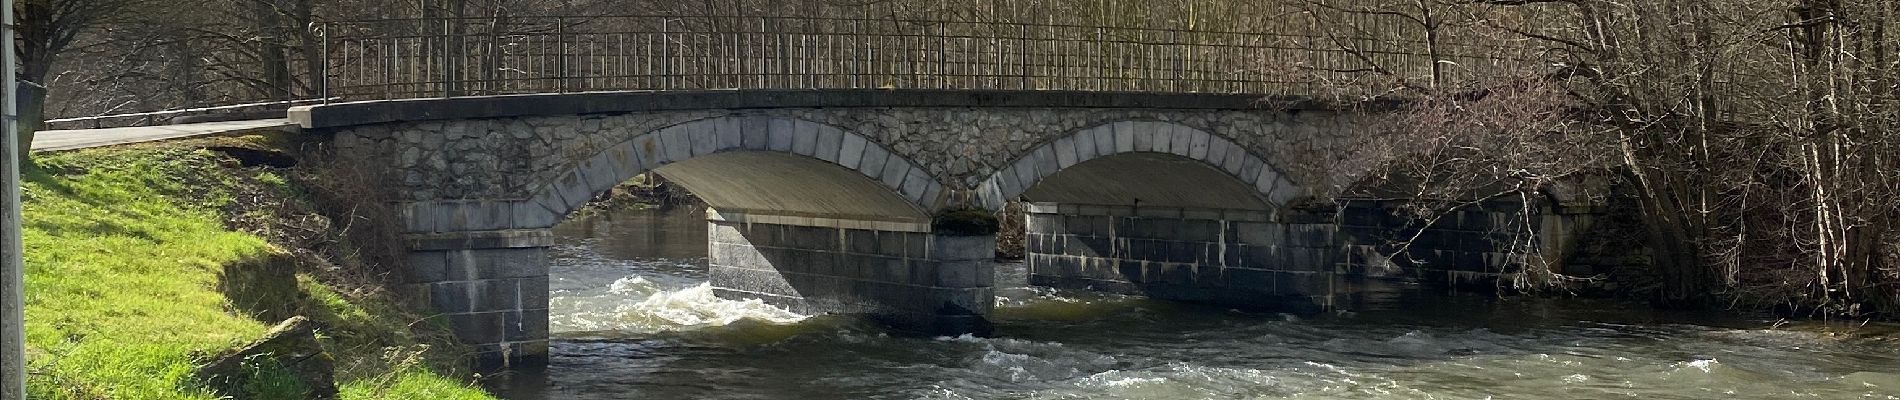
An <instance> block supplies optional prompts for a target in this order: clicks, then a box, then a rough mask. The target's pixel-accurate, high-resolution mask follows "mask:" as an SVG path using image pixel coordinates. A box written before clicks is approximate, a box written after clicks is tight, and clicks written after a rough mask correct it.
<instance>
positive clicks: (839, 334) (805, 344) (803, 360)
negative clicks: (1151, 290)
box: [505, 211, 1900, 399]
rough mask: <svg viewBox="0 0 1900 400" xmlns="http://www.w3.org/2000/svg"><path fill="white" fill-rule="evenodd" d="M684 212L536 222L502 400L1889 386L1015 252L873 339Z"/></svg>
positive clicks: (1767, 342)
mask: <svg viewBox="0 0 1900 400" xmlns="http://www.w3.org/2000/svg"><path fill="white" fill-rule="evenodd" d="M700 218H701V217H700V216H699V215H697V213H691V212H678V213H662V212H655V211H629V212H622V213H617V214H613V215H609V216H605V217H596V218H591V219H586V220H581V221H576V222H571V223H569V224H567V225H564V226H562V227H561V228H560V229H557V234H558V235H559V237H560V240H561V242H562V244H563V245H562V246H561V247H559V248H557V249H556V251H555V253H554V254H555V258H556V264H555V267H554V269H553V274H554V276H553V290H554V292H555V293H554V294H553V300H552V307H553V310H552V313H553V314H554V317H553V318H554V319H553V321H552V329H553V330H554V331H555V334H554V336H555V342H554V344H553V357H552V359H551V362H550V365H549V367H548V369H547V370H546V371H544V372H541V373H528V374H523V376H520V377H518V378H517V379H516V380H515V383H514V384H513V386H512V387H510V388H508V390H507V391H506V393H505V395H507V396H509V397H511V398H516V399H619V398H660V399H674V398H695V399H698V398H710V399H778V398H796V399H806V398H812V399H819V398H874V399H913V398H926V399H989V398H1017V399H1268V398H1315V399H1388V398H1389V399H1425V398H1451V399H1464V398H1500V399H1504V398H1575V399H1608V398H1641V399H1659V398H1662V399H1669V398H1673V399H1709V398H1757V399H1783V398H1816V399H1895V398H1900V342H1896V341H1894V340H1892V339H1890V338H1891V337H1892V336H1890V335H1891V334H1885V335H1884V336H1883V335H1857V334H1852V333H1850V334H1845V335H1843V334H1838V333H1829V332H1828V331H1827V330H1824V329H1787V328H1783V329H1769V326H1771V325H1772V320H1770V319H1762V318H1755V319H1751V318H1737V317H1729V316H1723V315H1719V314H1681V313H1661V312H1653V311H1649V310H1646V309H1642V308H1637V307H1630V306H1626V305H1622V304H1617V303H1611V302H1601V301H1587V300H1537V299H1505V300H1499V299H1494V298H1489V297H1482V296H1447V295H1441V294H1435V293H1419V292H1418V291H1416V290H1413V291H1406V290H1401V291H1399V292H1398V293H1399V295H1397V296H1396V297H1394V298H1395V299H1397V301H1393V302H1390V303H1389V304H1390V306H1389V307H1390V308H1387V309H1377V310H1359V311H1357V312H1355V313H1346V314H1340V315H1329V316H1324V317H1317V318H1305V319H1303V318H1296V317H1293V316H1288V315H1279V314H1256V313H1244V312H1239V311H1231V310H1225V309H1220V308H1214V307H1199V306H1189V305H1181V304H1173V303H1166V302H1156V301H1148V300H1144V299H1140V298H1134V297H1125V296H1115V295H1106V294H1100V293H1092V292H1080V291H1065V290H1053V289H1046V288H1031V287H1024V286H1023V285H1022V282H1023V281H1024V271H1023V268H1022V267H1021V265H1019V264H1004V265H999V268H998V273H999V274H1000V275H999V277H998V283H999V285H1003V286H1005V287H1003V288H1001V289H999V290H998V293H999V296H1000V298H999V299H998V302H999V306H1000V307H999V308H998V309H997V312H996V315H995V319H996V321H995V322H996V330H997V335H998V337H995V338H973V337H954V338H952V337H939V338H917V337H893V336H888V335H886V334H884V333H883V332H882V330H880V329H879V328H878V327H876V326H873V325H867V324H864V323H861V322H858V321H856V320H854V319H850V318H840V317H830V316H819V317H806V316H801V315H797V314H793V313H790V312H787V311H784V310H780V309H776V308H773V307H770V306H767V305H764V304H762V303H758V302H756V301H731V300H721V299H717V298H714V297H712V296H711V294H710V293H709V292H710V291H709V290H707V287H706V285H705V272H704V267H703V264H704V259H703V257H704V254H705V245H704V238H705V230H704V229H705V223H704V222H703V220H701V219H700ZM1878 329H1888V330H1889V332H1891V330H1892V328H1891V327H1886V328H1878ZM1874 330H1877V329H1876V328H1862V329H1861V330H1860V331H1858V332H1868V331H1874Z"/></svg>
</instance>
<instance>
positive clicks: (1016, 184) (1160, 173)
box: [978, 120, 1304, 210]
mask: <svg viewBox="0 0 1900 400" xmlns="http://www.w3.org/2000/svg"><path fill="white" fill-rule="evenodd" d="M978 190H979V197H980V198H981V200H982V202H983V205H984V207H985V208H988V209H990V210H1000V209H1002V207H1003V203H1004V202H1007V201H1009V200H1010V199H1015V198H1018V197H1020V196H1025V195H1031V196H1032V197H1039V198H1037V199H1034V200H1037V201H1051V202H1059V203H1094V204H1103V203H1104V202H1106V203H1109V204H1117V205H1133V204H1135V203H1140V204H1141V205H1156V206H1172V207H1188V208H1243V209H1257V210H1273V209H1278V208H1279V207H1281V206H1285V205H1286V204H1287V203H1289V202H1291V201H1293V199H1294V198H1296V197H1297V196H1299V195H1301V194H1303V193H1304V190H1303V189H1302V188H1300V187H1299V186H1298V185H1297V184H1295V183H1293V182H1292V181H1291V180H1290V179H1288V178H1287V177H1286V175H1285V174H1283V173H1281V172H1280V171H1279V169H1278V168H1276V167H1274V165H1273V164H1272V163H1270V162H1268V161H1267V160H1266V159H1265V158H1263V157H1260V156H1259V155H1256V154H1254V153H1253V152H1251V151H1248V150H1247V148H1246V147H1244V146H1241V145H1239V144H1236V143H1234V142H1233V141H1231V140H1228V139H1227V138H1224V137H1221V136H1220V135H1216V134H1212V133H1209V132H1207V131H1204V130H1201V129H1197V128H1194V127H1191V126H1187V125H1182V124H1179V123H1174V122H1166V121H1152V120H1136V121H1117V122H1109V123H1103V124H1098V125H1095V126H1091V127H1088V128H1083V129H1080V130H1076V131H1074V132H1071V133H1069V134H1067V135H1063V136H1060V137H1058V138H1056V139H1054V140H1049V141H1046V142H1044V143H1042V144H1041V145H1038V146H1036V147H1034V148H1032V149H1031V150H1029V151H1027V152H1024V153H1023V155H1022V156H1020V157H1018V158H1016V159H1015V161H1013V162H1011V163H1009V165H1008V166H1006V167H1003V168H1002V169H999V170H997V171H996V172H995V173H994V174H992V175H991V176H990V177H989V178H988V179H986V180H984V181H983V183H982V184H981V186H979V187H978Z"/></svg>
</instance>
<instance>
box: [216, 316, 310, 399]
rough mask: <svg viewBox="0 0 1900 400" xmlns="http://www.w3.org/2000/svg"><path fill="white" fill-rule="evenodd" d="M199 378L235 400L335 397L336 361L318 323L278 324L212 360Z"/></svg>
mask: <svg viewBox="0 0 1900 400" xmlns="http://www.w3.org/2000/svg"><path fill="white" fill-rule="evenodd" d="M209 360H210V361H209V362H206V363H204V364H203V366H201V367H199V368H198V378H199V379H200V380H202V381H204V382H205V383H206V384H207V385H208V386H210V387H211V388H212V389H213V390H216V391H218V392H220V393H223V394H224V395H227V396H231V397H232V398H236V399H334V398H336V397H337V387H336V373H335V371H336V361H335V360H334V359H332V358H331V357H330V354H329V353H325V352H324V351H323V346H322V345H321V344H319V343H318V342H317V335H316V323H314V322H311V321H310V319H308V318H304V317H303V316H296V317H291V318H290V319H286V320H284V322H280V323H278V324H277V326H276V327H273V328H271V330H270V331H269V332H266V333H265V334H264V337H263V338H260V339H257V340H256V341H253V342H251V343H250V344H247V345H244V346H241V347H238V348H235V349H231V350H227V351H225V352H223V353H220V354H218V355H217V356H214V357H210V358H209Z"/></svg>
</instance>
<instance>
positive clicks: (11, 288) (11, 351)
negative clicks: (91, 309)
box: [0, 0, 26, 400]
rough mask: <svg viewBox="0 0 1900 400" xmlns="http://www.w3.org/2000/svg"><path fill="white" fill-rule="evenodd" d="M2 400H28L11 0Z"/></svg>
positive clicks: (2, 67) (1, 212)
mask: <svg viewBox="0 0 1900 400" xmlns="http://www.w3.org/2000/svg"><path fill="white" fill-rule="evenodd" d="M0 27H4V29H0V31H4V33H0V49H4V51H0V60H5V62H0V76H4V77H5V78H0V85H5V86H4V87H5V88H6V89H5V90H4V92H5V93H4V95H0V97H3V98H4V99H0V103H4V104H5V105H4V106H0V136H3V137H4V139H0V400H24V399H26V302H25V295H26V294H25V293H23V292H24V291H25V290H26V282H25V276H23V275H22V273H23V272H24V271H23V270H24V268H22V265H21V264H22V263H21V261H20V157H25V156H26V155H25V154H19V153H20V146H19V142H20V112H19V107H20V105H19V97H20V93H19V92H20V88H19V86H16V83H14V79H15V77H14V75H13V74H14V69H15V68H18V67H17V66H16V65H15V62H17V61H18V60H16V56H15V55H14V53H13V27H14V21H13V0H0Z"/></svg>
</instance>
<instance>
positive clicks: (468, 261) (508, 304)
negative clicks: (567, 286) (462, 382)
mask: <svg viewBox="0 0 1900 400" xmlns="http://www.w3.org/2000/svg"><path fill="white" fill-rule="evenodd" d="M547 257H548V255H547V248H546V247H526V248H487V249H429V250H417V251H412V252H410V253H409V269H408V270H407V273H406V274H405V277H406V278H407V280H408V281H409V282H410V284H411V285H413V286H414V287H415V288H416V289H417V290H418V291H419V292H420V293H422V294H425V296H426V297H424V298H426V299H428V300H427V301H428V302H429V303H430V305H431V306H433V307H434V310H435V311H436V312H437V313H440V315H441V317H442V318H446V319H448V322H449V326H450V328H451V329H452V330H453V331H454V333H455V336H456V338H458V339H460V340H461V341H462V342H463V343H468V344H471V345H474V346H475V348H476V351H478V352H479V353H480V354H479V355H478V357H477V358H479V359H482V360H488V361H504V362H505V361H506V360H524V359H535V358H537V357H541V358H544V357H546V356H547V352H548V342H547V340H548V259H547Z"/></svg>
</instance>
